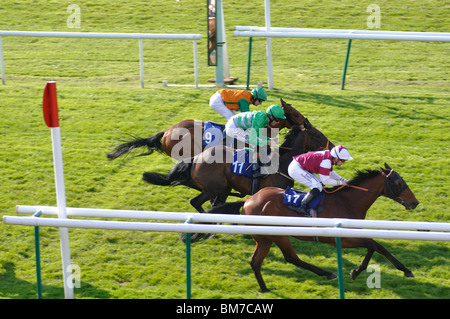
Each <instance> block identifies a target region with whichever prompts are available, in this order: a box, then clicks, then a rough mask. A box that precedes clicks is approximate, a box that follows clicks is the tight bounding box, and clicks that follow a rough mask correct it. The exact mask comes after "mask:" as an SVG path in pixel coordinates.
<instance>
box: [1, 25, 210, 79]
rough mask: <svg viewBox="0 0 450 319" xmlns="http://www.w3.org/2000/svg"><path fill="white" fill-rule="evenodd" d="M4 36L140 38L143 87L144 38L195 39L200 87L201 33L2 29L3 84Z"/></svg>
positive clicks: (3, 68)
mask: <svg viewBox="0 0 450 319" xmlns="http://www.w3.org/2000/svg"><path fill="white" fill-rule="evenodd" d="M2 36H16V37H50V38H101V39H138V40H139V70H140V80H141V87H142V88H144V45H143V39H154V40H193V43H194V78H195V87H196V88H198V57H197V40H200V39H201V38H202V35H201V34H154V33H93V32H46V31H1V30H0V70H1V78H2V84H5V63H4V58H3V42H2Z"/></svg>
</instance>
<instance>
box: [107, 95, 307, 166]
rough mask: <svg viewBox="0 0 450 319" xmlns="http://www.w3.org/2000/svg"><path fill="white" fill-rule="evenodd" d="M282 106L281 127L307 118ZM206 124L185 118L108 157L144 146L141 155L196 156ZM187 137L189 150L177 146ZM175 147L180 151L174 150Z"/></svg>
mask: <svg viewBox="0 0 450 319" xmlns="http://www.w3.org/2000/svg"><path fill="white" fill-rule="evenodd" d="M281 107H282V108H283V109H284V114H285V116H286V120H284V119H283V120H280V122H279V124H278V128H279V129H282V128H285V127H287V128H289V129H290V128H291V127H292V126H293V125H300V124H303V122H304V121H305V120H306V118H305V117H304V116H303V115H302V114H301V113H300V112H298V111H297V110H296V109H295V108H293V107H292V105H290V104H287V103H286V102H284V101H283V99H281ZM204 125H205V123H204V122H202V121H196V120H183V121H181V122H178V123H177V124H175V125H173V126H171V127H169V128H168V129H167V130H165V131H163V132H159V133H158V134H155V135H153V136H151V137H148V138H139V137H136V138H135V139H134V140H132V141H128V142H125V143H122V144H120V145H118V146H116V147H115V148H114V149H113V150H112V151H111V152H110V153H108V154H107V158H108V159H109V160H113V159H116V158H118V157H119V156H121V155H123V154H125V153H128V152H129V151H131V150H133V149H135V148H140V147H144V146H145V147H147V150H148V151H147V152H146V153H143V154H140V155H139V156H144V155H150V154H152V153H153V151H155V150H156V151H158V152H161V153H166V154H167V155H169V156H171V157H173V158H175V159H176V160H183V159H186V158H191V157H194V156H195V155H197V154H199V153H201V152H202V151H203V150H204V149H205V145H203V143H202V136H203V132H204ZM196 133H197V134H196ZM197 135H198V136H199V137H198V136H197ZM185 138H188V139H190V141H188V142H189V143H190V144H187V145H189V146H190V147H189V148H187V152H185V149H183V148H179V147H178V148H176V147H177V146H176V145H177V144H178V143H180V142H181V141H183V139H185ZM174 148H175V150H177V151H179V152H172V150H173V149H174Z"/></svg>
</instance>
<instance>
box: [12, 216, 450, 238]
mask: <svg viewBox="0 0 450 319" xmlns="http://www.w3.org/2000/svg"><path fill="white" fill-rule="evenodd" d="M3 223H4V224H13V225H24V226H48V227H66V228H88V229H111V230H133V231H159V232H179V233H223V234H248V235H278V236H323V237H357V238H381V239H407V240H436V241H450V233H441V232H416V231H394V230H368V229H342V228H337V227H335V228H318V227H298V226H297V227H292V226H249V225H204V224H200V225H199V224H189V223H184V224H176V223H149V222H124V221H104V220H80V219H61V218H37V217H16V216H3Z"/></svg>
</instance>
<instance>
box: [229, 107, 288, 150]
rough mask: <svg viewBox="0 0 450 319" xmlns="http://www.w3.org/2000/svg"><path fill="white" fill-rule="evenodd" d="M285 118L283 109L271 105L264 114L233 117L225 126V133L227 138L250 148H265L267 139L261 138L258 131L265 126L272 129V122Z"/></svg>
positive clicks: (259, 112) (257, 113)
mask: <svg viewBox="0 0 450 319" xmlns="http://www.w3.org/2000/svg"><path fill="white" fill-rule="evenodd" d="M285 118H286V117H285V116H284V110H283V108H282V107H281V106H279V105H277V104H273V105H271V106H269V107H268V108H267V110H266V112H263V111H253V112H243V113H240V114H237V115H234V116H233V117H231V118H230V119H229V120H228V122H227V124H226V125H225V133H226V135H227V136H229V137H233V138H235V139H237V140H238V141H241V142H244V143H248V144H250V145H251V146H258V145H261V146H265V145H268V143H269V138H268V137H265V138H264V137H261V136H260V134H261V133H262V132H260V129H263V128H266V127H267V126H269V127H273V126H274V125H272V123H273V122H279V120H280V119H285ZM275 124H277V123H275Z"/></svg>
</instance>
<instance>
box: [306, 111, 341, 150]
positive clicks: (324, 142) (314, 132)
mask: <svg viewBox="0 0 450 319" xmlns="http://www.w3.org/2000/svg"><path fill="white" fill-rule="evenodd" d="M300 129H301V130H302V131H304V132H306V135H307V137H308V138H307V139H306V143H305V148H306V151H321V150H331V149H332V148H333V147H334V144H333V143H331V141H330V140H329V139H328V138H327V137H326V136H325V135H324V134H323V133H322V132H321V131H319V130H318V129H317V128H315V127H314V125H312V124H311V123H310V122H309V120H308V119H307V118H305V121H304V122H303V124H301V125H300Z"/></svg>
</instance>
